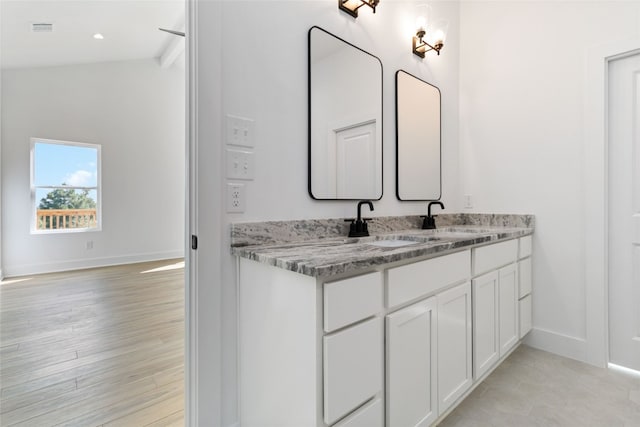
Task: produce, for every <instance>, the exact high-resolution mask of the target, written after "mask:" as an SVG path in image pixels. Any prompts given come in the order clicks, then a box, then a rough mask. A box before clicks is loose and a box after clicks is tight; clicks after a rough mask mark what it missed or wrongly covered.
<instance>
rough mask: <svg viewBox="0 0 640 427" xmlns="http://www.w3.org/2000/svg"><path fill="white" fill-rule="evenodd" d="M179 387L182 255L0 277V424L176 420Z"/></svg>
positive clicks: (164, 423) (171, 422)
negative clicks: (32, 274)
mask: <svg viewBox="0 0 640 427" xmlns="http://www.w3.org/2000/svg"><path fill="white" fill-rule="evenodd" d="M167 266H168V267H169V268H168V269H165V268H163V267H167ZM183 395H184V267H183V264H182V260H169V261H160V262H150V263H142V264H131V265H125V266H116V267H106V268H96V269H90V270H80V271H74V272H65V273H54V274H45V275H38V276H32V277H22V278H14V279H9V280H5V281H3V282H0V425H2V426H14V425H19V426H30V427H34V426H37V427H40V426H54V425H55V426H57V425H64V426H104V427H107V426H127V427H129V426H158V427H159V426H182V425H183V417H184V411H183V407H184V397H183Z"/></svg>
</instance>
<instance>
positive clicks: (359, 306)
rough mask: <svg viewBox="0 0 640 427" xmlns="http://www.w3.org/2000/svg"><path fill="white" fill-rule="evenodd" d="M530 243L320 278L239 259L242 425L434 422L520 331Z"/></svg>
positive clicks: (344, 426)
mask: <svg viewBox="0 0 640 427" xmlns="http://www.w3.org/2000/svg"><path fill="white" fill-rule="evenodd" d="M523 239H525V240H523ZM528 247H529V249H528V251H529V252H527V240H526V238H521V239H517V238H516V239H512V240H506V241H501V242H498V243H493V244H488V245H485V246H479V247H475V248H472V249H462V250H459V251H457V252H453V253H448V254H445V255H441V256H437V257H433V258H429V259H426V260H420V261H412V260H406V261H404V262H403V261H399V262H395V263H394V264H392V265H390V266H386V265H381V266H378V267H375V271H371V270H369V271H367V272H366V273H364V274H363V273H359V274H358V273H356V274H355V275H353V276H349V275H348V274H344V275H342V276H339V277H336V278H333V277H332V278H328V279H327V278H315V277H311V276H306V275H303V274H298V273H294V272H291V271H289V270H286V269H282V268H277V267H274V266H270V265H267V264H263V263H259V262H256V261H252V260H249V259H247V258H242V257H241V258H238V259H239V269H238V274H239V309H238V310H239V314H238V319H239V323H238V328H239V331H238V332H239V337H240V338H239V367H238V370H239V372H238V374H239V379H240V381H239V396H240V399H239V413H240V425H241V426H242V427H264V426H278V427H329V426H330V427H385V426H386V427H405V426H407V427H427V426H430V425H433V424H434V423H435V422H437V421H439V420H440V419H442V417H443V416H445V415H446V414H447V413H448V412H450V411H451V410H452V408H453V407H454V406H455V405H456V404H458V403H459V402H460V401H461V399H463V398H464V397H465V396H466V395H467V394H468V393H469V392H470V390H471V388H472V387H473V385H474V384H476V383H477V381H479V380H480V379H481V378H482V377H483V376H484V375H486V374H487V373H488V372H489V371H490V370H491V369H493V368H494V367H495V366H497V364H498V363H499V362H500V360H503V358H504V357H505V356H506V355H507V354H508V353H509V352H510V351H511V350H512V349H513V348H514V346H515V345H517V343H518V342H519V338H520V336H521V335H522V331H523V328H525V330H526V327H527V322H528V325H529V326H528V327H529V328H530V324H531V320H530V313H531V310H530V305H529V311H528V314H526V313H523V311H524V310H523V307H526V306H527V301H530V298H531V281H530V270H531V268H530V254H531V251H530V239H529V246H528ZM527 268H528V270H527ZM371 269H372V270H373V269H374V267H372V268H371ZM527 278H528V280H529V281H528V282H527ZM527 298H529V299H528V300H527ZM526 316H529V317H526ZM527 319H528V320H527Z"/></svg>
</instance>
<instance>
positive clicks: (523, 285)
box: [518, 258, 531, 298]
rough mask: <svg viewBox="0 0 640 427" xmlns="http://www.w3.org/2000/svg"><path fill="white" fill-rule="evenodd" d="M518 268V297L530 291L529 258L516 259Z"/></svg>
mask: <svg viewBox="0 0 640 427" xmlns="http://www.w3.org/2000/svg"><path fill="white" fill-rule="evenodd" d="M518 270H519V277H518V287H519V292H518V298H522V297H525V296H527V295H529V294H530V293H531V258H525V259H523V260H520V261H518Z"/></svg>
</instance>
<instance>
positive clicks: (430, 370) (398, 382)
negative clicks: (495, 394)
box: [386, 298, 438, 427]
mask: <svg viewBox="0 0 640 427" xmlns="http://www.w3.org/2000/svg"><path fill="white" fill-rule="evenodd" d="M436 309H437V301H436V298H429V299H427V300H425V301H421V302H419V303H416V304H413V305H411V306H409V307H407V308H404V309H402V310H399V311H396V312H395V313H392V314H389V315H388V316H387V317H386V332H387V333H386V340H387V342H386V346H387V357H386V363H387V369H386V374H387V380H386V388H387V392H386V398H387V422H386V425H388V426H397V427H414V426H421V427H422V426H425V427H426V426H429V425H431V424H432V423H433V422H434V421H435V419H436V418H437V417H438V410H437V406H438V405H437V400H436V393H437V388H436V378H435V376H436V342H437V341H436V317H437V316H436Z"/></svg>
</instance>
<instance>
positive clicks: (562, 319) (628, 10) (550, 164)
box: [443, 1, 640, 360]
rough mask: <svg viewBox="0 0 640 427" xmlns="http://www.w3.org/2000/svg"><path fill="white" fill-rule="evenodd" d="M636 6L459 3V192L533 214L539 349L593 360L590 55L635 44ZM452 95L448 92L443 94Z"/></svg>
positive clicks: (485, 206)
mask: <svg viewBox="0 0 640 427" xmlns="http://www.w3.org/2000/svg"><path fill="white" fill-rule="evenodd" d="M639 17H640V3H638V2H611V1H606V2H605V1H589V2H577V1H567V2H563V1H550V2H543V1H524V2H486V1H474V2H463V3H462V4H461V12H460V29H461V33H460V39H461V41H460V43H461V50H460V152H461V165H460V166H461V167H460V171H461V177H462V178H461V179H462V181H461V186H462V193H463V194H471V195H472V196H473V199H474V203H475V206H474V210H475V211H479V212H527V213H534V214H535V215H536V233H535V235H534V252H535V254H534V264H533V267H534V270H533V275H534V294H533V298H534V300H533V321H534V331H533V333H532V334H531V337H530V340H529V342H530V343H531V344H533V345H535V346H537V347H540V348H543V349H546V350H550V351H553V352H555V353H559V354H562V355H565V356H569V357H573V358H576V359H580V360H587V359H588V355H587V343H586V336H587V333H586V324H587V323H586V319H587V316H589V313H587V312H586V309H585V267H586V266H585V253H584V250H585V249H584V244H585V239H586V236H585V215H584V212H585V211H586V210H588V209H590V205H589V200H590V196H589V189H588V188H585V185H584V182H585V178H586V177H588V176H589V174H590V171H589V170H584V168H583V162H584V152H583V147H584V140H585V134H584V133H585V132H584V129H585V126H586V124H585V119H584V116H583V111H584V109H585V104H584V103H585V101H586V80H585V79H586V73H587V68H586V66H587V52H588V50H589V48H592V47H593V46H597V45H600V44H604V43H608V42H611V41H617V40H624V39H627V38H630V37H637V36H638V35H639V32H640V25H639V23H640V19H639ZM443 96H444V95H443Z"/></svg>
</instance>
